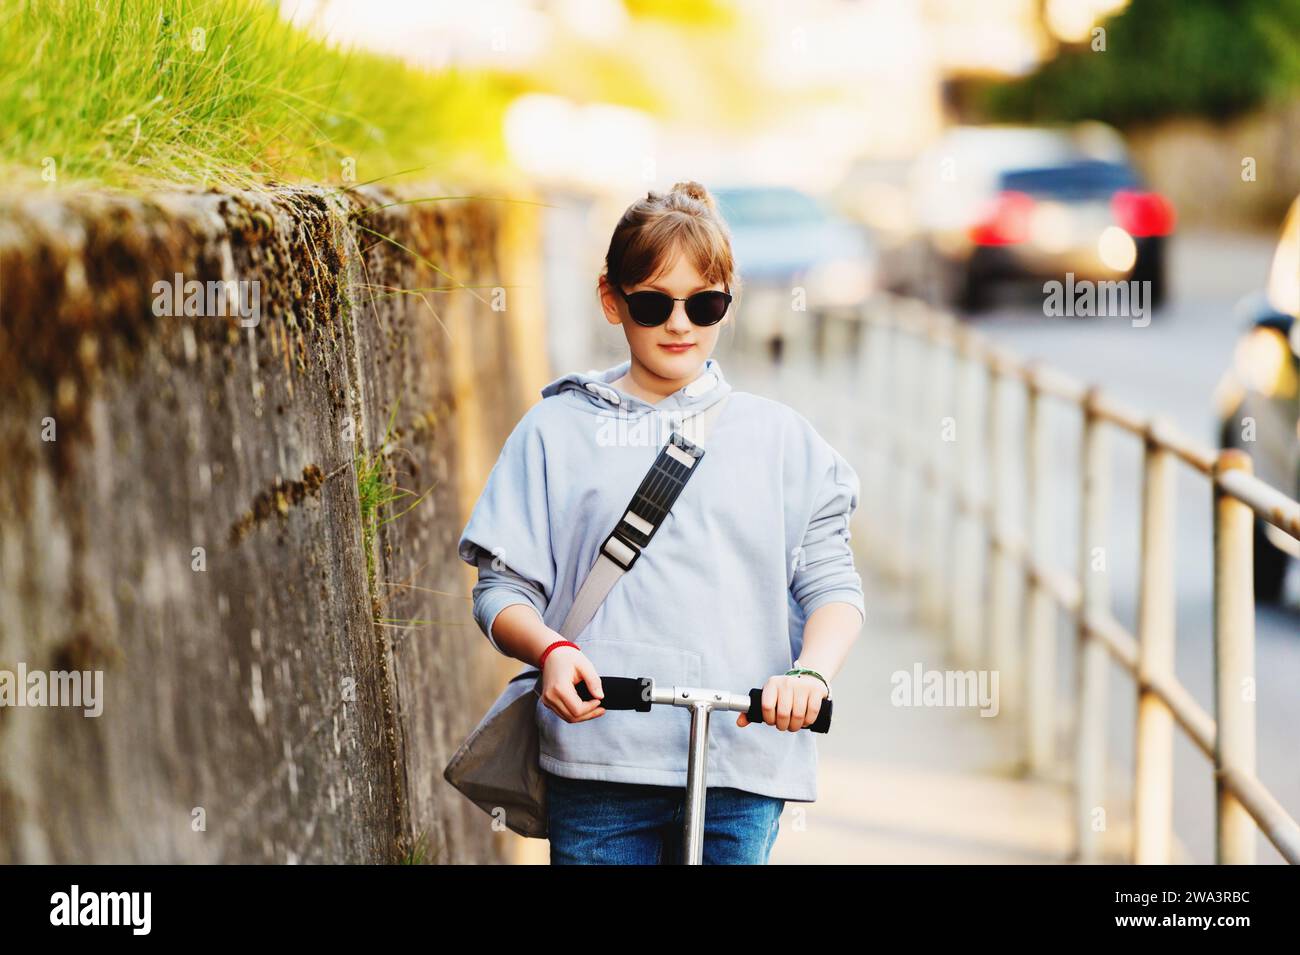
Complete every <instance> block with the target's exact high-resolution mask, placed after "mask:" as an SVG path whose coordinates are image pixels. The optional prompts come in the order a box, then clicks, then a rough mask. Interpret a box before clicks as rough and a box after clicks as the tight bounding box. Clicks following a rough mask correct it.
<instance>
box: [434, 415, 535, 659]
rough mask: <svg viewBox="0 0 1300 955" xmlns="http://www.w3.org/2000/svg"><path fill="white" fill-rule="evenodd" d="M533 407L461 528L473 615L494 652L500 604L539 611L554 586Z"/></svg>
mask: <svg viewBox="0 0 1300 955" xmlns="http://www.w3.org/2000/svg"><path fill="white" fill-rule="evenodd" d="M539 407H540V406H534V407H533V408H532V409H530V411H529V413H528V414H525V415H524V417H523V418H522V419H521V420H520V422H519V423H518V424H517V425H516V426H515V429H514V430H513V431H512V432H511V433H510V436H509V437H508V438H507V439H506V442H505V444H504V445H503V446H502V448H501V454H500V456H499V457H498V458H497V462H496V464H495V465H493V467H492V471H491V472H490V473H489V474H488V479H487V484H486V486H485V487H484V489H483V493H482V494H481V495H479V499H478V502H477V503H476V504H475V505H474V510H473V511H472V512H471V514H470V518H469V523H468V524H467V525H466V526H465V530H464V531H463V532H462V533H461V537H460V542H459V544H458V546H457V551H458V554H459V556H460V559H461V560H463V561H465V563H467V564H469V565H470V566H471V567H477V568H478V583H477V584H475V586H474V591H473V601H474V620H475V622H477V623H478V625H479V629H480V630H482V631H483V634H484V636H486V637H487V638H488V640H489V641H490V642H491V644H492V646H493V647H495V648H496V649H497V651H498V652H502V653H504V651H502V650H501V648H500V646H498V644H497V642H496V640H495V639H494V638H493V636H492V624H493V622H494V621H495V620H496V616H497V614H499V613H500V612H501V611H502V610H504V609H505V608H506V607H509V606H511V605H512V604H529V605H531V606H532V607H533V608H534V609H535V610H536V611H537V613H538V615H539V616H541V615H543V614H544V613H545V611H546V606H547V604H548V603H550V599H551V594H552V592H553V589H554V585H555V559H554V556H553V554H552V552H551V526H550V509H549V506H548V502H547V494H546V458H545V452H544V448H543V444H542V436H541V433H540V432H539V431H538V429H537V413H538V408H539Z"/></svg>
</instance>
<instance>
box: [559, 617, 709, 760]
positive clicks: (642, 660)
mask: <svg viewBox="0 0 1300 955" xmlns="http://www.w3.org/2000/svg"><path fill="white" fill-rule="evenodd" d="M579 646H580V647H581V649H582V652H583V653H584V654H585V655H586V657H587V659H588V660H590V661H591V663H592V666H594V667H595V668H596V672H597V673H599V674H600V675H601V676H602V677H606V676H625V677H633V678H641V677H649V678H650V679H652V680H654V682H655V686H656V687H657V688H661V687H664V686H669V687H671V686H674V685H678V686H699V683H700V671H701V660H700V654H698V653H696V652H695V651H693V650H684V649H681V648H679V647H670V646H664V645H662V644H655V643H645V642H641V641H635V640H621V639H619V638H617V637H587V638H584V639H583V640H581V641H579ZM537 714H538V716H537V719H538V728H539V731H540V736H541V747H542V752H544V753H546V754H548V755H550V756H552V757H554V758H555V759H559V760H562V761H563V762H566V763H588V764H596V765H601V766H609V767H619V768H624V769H646V770H655V771H661V772H662V771H668V772H685V770H686V758H687V745H688V743H689V742H690V724H691V717H690V713H688V712H687V711H686V710H684V709H682V708H680V707H676V706H663V705H655V706H652V707H651V708H650V712H648V713H638V712H636V711H633V710H608V711H606V712H605V714H604V715H603V716H598V717H596V718H595V719H594V720H586V721H584V722H582V723H568V722H565V721H564V720H563V719H561V718H560V717H559V716H557V715H556V714H555V713H553V712H551V710H550V709H549V708H548V707H547V706H546V705H545V704H544V703H542V702H541V701H540V700H539V701H538V704H537ZM645 781H646V782H655V781H656V780H652V779H647V780H645Z"/></svg>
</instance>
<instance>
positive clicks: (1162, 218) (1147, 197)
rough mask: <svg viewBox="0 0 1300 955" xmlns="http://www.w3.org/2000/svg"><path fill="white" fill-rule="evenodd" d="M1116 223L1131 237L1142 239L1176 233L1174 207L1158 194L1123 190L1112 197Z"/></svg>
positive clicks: (1111, 206)
mask: <svg viewBox="0 0 1300 955" xmlns="http://www.w3.org/2000/svg"><path fill="white" fill-rule="evenodd" d="M1110 208H1111V211H1112V212H1113V213H1114V215H1115V221H1116V223H1118V224H1119V226H1120V228H1122V229H1123V230H1124V231H1125V232H1127V233H1128V234H1129V235H1131V236H1134V237H1137V238H1141V237H1143V236H1151V235H1168V234H1169V233H1171V232H1173V231H1174V220H1175V216H1174V207H1173V205H1172V204H1171V203H1170V202H1169V200H1168V199H1166V198H1165V197H1164V196H1162V195H1160V193H1158V192H1135V191H1133V190H1131V189H1121V190H1119V191H1118V192H1116V193H1115V195H1113V196H1111V199H1110Z"/></svg>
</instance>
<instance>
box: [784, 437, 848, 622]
mask: <svg viewBox="0 0 1300 955" xmlns="http://www.w3.org/2000/svg"><path fill="white" fill-rule="evenodd" d="M822 447H823V448H824V450H825V452H827V455H826V456H827V464H826V466H825V469H824V470H823V471H822V475H821V481H820V484H819V486H818V487H817V489H816V491H815V497H814V500H813V508H812V516H811V517H810V518H809V521H808V527H807V529H806V530H805V531H804V535H803V541H802V543H801V544H800V546H799V548H798V550H797V551H796V554H795V559H794V561H793V565H794V576H793V580H792V581H791V584H790V593H791V594H792V595H793V596H794V599H795V600H796V601H797V602H798V603H799V606H800V608H801V609H802V610H803V613H804V617H805V619H806V618H807V617H809V616H811V615H812V612H813V611H814V610H816V609H817V608H818V607H821V606H822V605H823V604H828V603H831V602H833V601H842V602H844V603H849V604H852V605H853V606H854V607H856V608H857V611H858V613H859V614H861V615H862V620H863V622H864V623H865V622H866V619H867V614H866V607H865V601H864V599H863V593H862V578H861V576H860V575H859V574H858V572H857V570H856V568H855V567H854V564H853V551H852V550H851V549H850V547H849V536H850V535H849V517H850V515H851V514H852V513H853V511H854V509H855V508H856V507H857V506H858V496H859V492H860V485H859V482H858V475H857V473H856V472H855V471H854V470H853V468H852V467H851V466H850V465H849V463H848V462H847V461H845V460H844V458H843V457H842V456H841V455H840V454H839V452H837V451H836V450H835V449H834V448H832V447H831V446H830V445H828V444H825V443H824V442H823V443H822Z"/></svg>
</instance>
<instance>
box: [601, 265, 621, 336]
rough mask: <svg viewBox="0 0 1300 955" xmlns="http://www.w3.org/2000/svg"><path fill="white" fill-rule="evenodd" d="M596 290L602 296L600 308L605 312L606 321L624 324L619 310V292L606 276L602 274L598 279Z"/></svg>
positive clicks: (612, 323)
mask: <svg viewBox="0 0 1300 955" xmlns="http://www.w3.org/2000/svg"><path fill="white" fill-rule="evenodd" d="M596 291H597V294H598V295H599V296H600V310H601V311H602V312H604V313H605V321H607V322H609V323H610V324H611V325H622V324H623V316H622V314H621V313H620V312H619V310H618V294H617V293H616V292H615V291H614V288H613V286H611V285H610V284H609V280H608V279H606V278H605V276H603V275H602V276H601V277H600V279H599V280H598V281H597V283H596Z"/></svg>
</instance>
